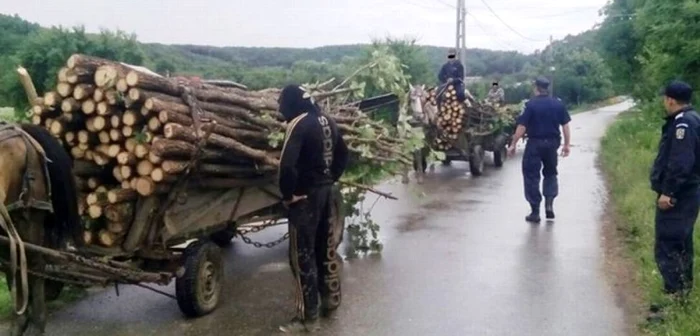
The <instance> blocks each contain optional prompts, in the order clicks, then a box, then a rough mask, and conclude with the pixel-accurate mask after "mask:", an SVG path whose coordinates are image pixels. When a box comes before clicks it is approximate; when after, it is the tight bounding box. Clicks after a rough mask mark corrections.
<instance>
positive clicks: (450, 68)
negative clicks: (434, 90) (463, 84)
mask: <svg viewBox="0 0 700 336" xmlns="http://www.w3.org/2000/svg"><path fill="white" fill-rule="evenodd" d="M448 78H454V79H459V80H463V79H464V66H463V65H462V62H460V61H458V60H449V61H447V63H445V64H443V66H442V68H440V73H439V74H438V80H439V81H440V84H445V83H447V79H448Z"/></svg>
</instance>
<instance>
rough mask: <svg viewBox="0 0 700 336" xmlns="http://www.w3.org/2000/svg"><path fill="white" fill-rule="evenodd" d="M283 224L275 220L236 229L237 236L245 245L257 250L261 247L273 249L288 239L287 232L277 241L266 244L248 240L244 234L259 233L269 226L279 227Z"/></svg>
mask: <svg viewBox="0 0 700 336" xmlns="http://www.w3.org/2000/svg"><path fill="white" fill-rule="evenodd" d="M281 224H284V223H283V222H279V221H277V220H271V221H268V222H265V223H264V224H262V225H256V226H242V227H239V228H238V235H239V236H241V239H243V242H244V243H246V244H250V245H253V246H255V247H257V248H261V247H266V248H273V247H275V246H277V245H279V244H282V243H283V242H284V241H285V240H287V239H289V232H286V233H285V234H284V235H282V237H280V238H279V239H277V240H274V241H271V242H268V243H261V242H257V241H253V240H252V239H250V238H248V237H247V236H246V234H248V233H251V232H252V233H255V232H260V231H262V230H264V229H266V228H269V227H271V226H276V225H281Z"/></svg>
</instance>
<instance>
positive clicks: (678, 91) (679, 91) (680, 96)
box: [662, 81, 693, 103]
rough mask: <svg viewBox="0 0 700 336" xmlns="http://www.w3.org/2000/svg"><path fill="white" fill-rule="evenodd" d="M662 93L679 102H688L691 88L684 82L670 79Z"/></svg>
mask: <svg viewBox="0 0 700 336" xmlns="http://www.w3.org/2000/svg"><path fill="white" fill-rule="evenodd" d="M662 94H663V95H664V96H666V97H668V98H671V99H674V100H676V101H678V102H679V103H689V102H690V100H691V99H692V97H693V88H692V87H691V86H690V85H689V84H688V83H686V82H681V81H672V82H671V83H669V84H668V85H666V88H664V90H663V92H662Z"/></svg>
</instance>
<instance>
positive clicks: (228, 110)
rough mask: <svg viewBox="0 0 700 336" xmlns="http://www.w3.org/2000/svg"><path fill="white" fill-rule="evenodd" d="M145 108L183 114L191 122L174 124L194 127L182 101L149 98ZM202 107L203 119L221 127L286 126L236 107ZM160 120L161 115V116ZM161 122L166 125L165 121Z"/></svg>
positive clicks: (259, 128)
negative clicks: (211, 108) (216, 111)
mask: <svg viewBox="0 0 700 336" xmlns="http://www.w3.org/2000/svg"><path fill="white" fill-rule="evenodd" d="M205 106H206V107H215V108H216V109H217V110H219V112H218V113H220V114H217V113H214V112H212V111H209V110H207V109H206V108H205ZM144 107H145V108H146V109H148V110H151V111H158V112H160V111H169V113H177V114H181V115H183V116H184V117H186V118H187V120H189V121H183V119H177V121H175V119H174V120H173V122H177V123H178V124H182V125H185V126H190V125H192V117H191V111H190V108H189V106H187V105H185V104H184V103H183V102H182V101H166V100H163V99H161V98H149V99H148V100H146V102H145V103H144ZM200 107H201V108H202V109H203V111H204V114H203V117H204V118H206V119H209V120H212V121H216V122H217V123H218V124H220V125H226V126H229V127H238V128H245V129H250V130H262V129H266V128H269V127H279V126H282V127H283V126H284V125H283V124H282V123H280V122H278V121H275V120H269V121H266V120H262V119H260V118H256V117H254V116H253V115H252V114H250V112H248V111H246V110H245V109H241V108H239V107H235V106H228V107H226V106H218V105H215V104H214V105H208V104H207V103H203V102H200ZM168 117H169V118H177V117H175V116H171V115H168ZM159 118H160V115H159ZM161 122H163V123H165V122H164V121H163V120H161Z"/></svg>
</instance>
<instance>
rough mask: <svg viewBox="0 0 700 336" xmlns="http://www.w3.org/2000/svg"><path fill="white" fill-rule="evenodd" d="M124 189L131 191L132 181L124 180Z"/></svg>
mask: <svg viewBox="0 0 700 336" xmlns="http://www.w3.org/2000/svg"><path fill="white" fill-rule="evenodd" d="M122 189H124V190H130V189H131V180H126V179H125V180H124V181H122Z"/></svg>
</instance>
